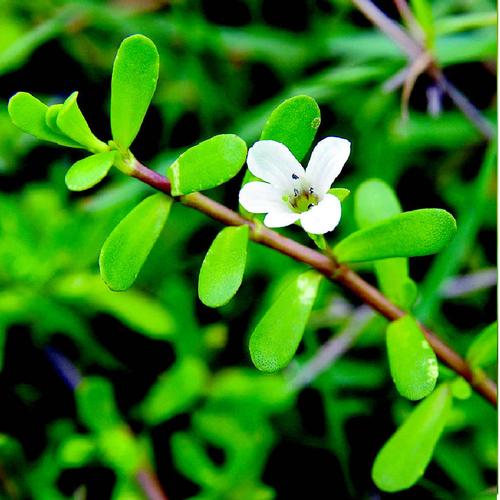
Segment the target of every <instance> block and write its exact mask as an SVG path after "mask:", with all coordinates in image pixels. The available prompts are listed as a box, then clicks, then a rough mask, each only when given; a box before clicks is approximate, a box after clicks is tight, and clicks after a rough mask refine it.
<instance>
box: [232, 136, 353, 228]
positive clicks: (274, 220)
mask: <svg viewBox="0 0 500 500" xmlns="http://www.w3.org/2000/svg"><path fill="white" fill-rule="evenodd" d="M350 150H351V143H350V142H349V141H347V140H346V139H341V138H339V137H327V138H326V139H323V140H322V141H320V142H319V143H318V144H317V146H316V147H315V148H314V150H313V152H312V155H311V159H310V160H309V164H308V165H307V169H306V170H304V168H303V167H302V165H301V164H300V163H299V162H298V161H297V160H296V159H295V157H294V156H293V155H292V153H291V152H290V150H289V149H288V148H287V147H286V146H285V145H283V144H281V143H279V142H276V141H259V142H256V143H255V144H254V145H253V146H252V147H251V148H250V150H249V151H248V158H247V163H248V168H249V170H250V172H252V174H253V175H255V176H256V177H258V178H259V179H262V180H264V181H266V182H249V183H248V184H245V185H244V186H243V187H242V189H241V191H240V203H241V205H242V206H243V208H245V209H246V210H248V211H249V212H252V213H257V214H261V213H267V215H266V217H265V219H264V224H265V225H266V226H268V227H283V226H288V225H290V224H293V223H294V222H296V221H298V220H300V223H301V225H302V227H303V228H304V230H305V231H307V232H308V233H311V234H324V233H327V232H329V231H333V229H334V228H335V227H336V226H337V224H338V223H339V221H340V214H341V208H340V201H339V200H338V198H337V197H336V196H334V195H333V194H330V193H328V190H329V189H330V186H331V185H332V183H333V181H334V180H335V179H336V178H337V176H338V175H339V173H340V171H341V170H342V167H343V166H344V164H345V162H346V161H347V158H348V157H349V153H350Z"/></svg>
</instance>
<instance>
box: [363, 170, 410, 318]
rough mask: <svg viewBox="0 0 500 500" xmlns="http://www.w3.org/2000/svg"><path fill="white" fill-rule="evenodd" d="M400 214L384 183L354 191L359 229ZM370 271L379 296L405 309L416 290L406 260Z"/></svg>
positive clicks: (388, 261)
mask: <svg viewBox="0 0 500 500" xmlns="http://www.w3.org/2000/svg"><path fill="white" fill-rule="evenodd" d="M400 213H401V205H400V203H399V200H398V198H397V196H396V193H395V192H394V190H393V189H392V188H391V186H389V185H388V184H387V183H385V182H384V181H382V180H380V179H369V180H367V181H365V182H362V183H361V184H360V185H359V187H358V188H357V189H356V193H355V195H354V217H355V219H356V223H357V224H358V226H359V227H360V228H361V229H365V228H367V227H370V226H373V225H375V224H377V223H379V222H382V221H384V220H386V219H388V218H390V217H393V216H395V215H398V214H400ZM374 269H375V274H376V276H377V281H378V283H379V286H380V289H381V290H382V293H383V294H384V295H386V296H387V298H389V299H390V300H392V301H394V302H395V303H396V304H397V305H399V306H400V307H403V308H404V309H409V308H410V307H411V306H412V305H413V303H414V301H415V299H416V297H417V286H416V285H415V283H414V282H413V280H412V279H411V278H410V276H409V269H408V259H406V258H403V257H396V258H393V259H383V260H379V261H376V262H374Z"/></svg>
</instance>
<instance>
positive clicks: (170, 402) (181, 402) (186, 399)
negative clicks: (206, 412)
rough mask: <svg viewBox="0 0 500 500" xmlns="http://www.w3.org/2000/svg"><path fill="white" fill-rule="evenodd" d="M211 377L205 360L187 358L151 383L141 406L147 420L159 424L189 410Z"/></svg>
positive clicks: (141, 412)
mask: <svg viewBox="0 0 500 500" xmlns="http://www.w3.org/2000/svg"><path fill="white" fill-rule="evenodd" d="M207 380H208V371H207V368H206V366H205V365H204V363H202V362H201V361H200V360H199V359H196V358H183V359H182V360H180V361H178V362H177V363H176V364H175V365H174V366H173V367H172V368H171V369H170V370H169V371H167V372H166V373H164V374H163V375H161V376H160V378H159V379H158V380H157V381H156V382H155V384H154V385H153V386H152V387H151V389H150V390H149V392H148V394H147V395H146V397H145V399H144V401H143V402H142V404H141V406H140V414H141V416H142V418H143V419H144V421H145V422H146V423H148V424H150V425H156V424H158V423H160V422H164V421H165V420H168V419H170V418H172V417H173V416H175V415H177V414H179V413H181V412H183V411H186V410H188V409H189V407H190V406H191V405H192V404H193V403H194V402H195V401H196V400H197V399H198V398H199V397H200V396H201V394H202V392H203V390H204V388H205V385H206V383H207Z"/></svg>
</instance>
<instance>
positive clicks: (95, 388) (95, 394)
mask: <svg viewBox="0 0 500 500" xmlns="http://www.w3.org/2000/svg"><path fill="white" fill-rule="evenodd" d="M75 398H76V405H77V411H78V416H79V418H80V420H81V421H82V423H83V424H84V425H85V426H87V427H88V428H89V429H91V430H93V431H97V432H104V431H106V432H107V431H108V430H109V429H110V428H112V427H114V426H116V425H118V424H119V422H120V416H119V413H118V410H117V408H116V406H115V400H114V395H113V389H112V386H111V384H110V383H109V382H108V381H107V380H106V379H104V378H100V377H88V378H86V379H85V380H83V381H82V382H81V383H80V384H79V385H78V387H77V388H76V391H75Z"/></svg>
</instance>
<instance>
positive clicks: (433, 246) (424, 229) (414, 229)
mask: <svg viewBox="0 0 500 500" xmlns="http://www.w3.org/2000/svg"><path fill="white" fill-rule="evenodd" d="M456 230H457V225H456V222H455V219H454V218H453V216H452V215H451V214H450V213H448V212H447V211H446V210H442V209H440V208H423V209H420V210H413V211H411V212H403V213H402V214H399V215H396V216H394V217H391V218H389V219H386V220H384V221H382V222H379V223H377V224H374V225H372V226H370V227H368V228H366V229H360V230H359V231H356V232H354V233H352V234H350V235H349V236H348V237H347V238H345V239H344V240H342V241H341V242H340V243H338V244H337V245H336V246H335V248H334V254H335V256H336V257H337V259H338V261H339V262H363V261H368V260H377V259H387V258H389V257H417V256H423V255H431V254H433V253H436V252H439V251H440V250H441V249H442V248H444V247H445V246H446V245H447V244H448V243H449V242H450V240H451V239H452V238H453V236H454V235H455V233H456Z"/></svg>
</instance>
